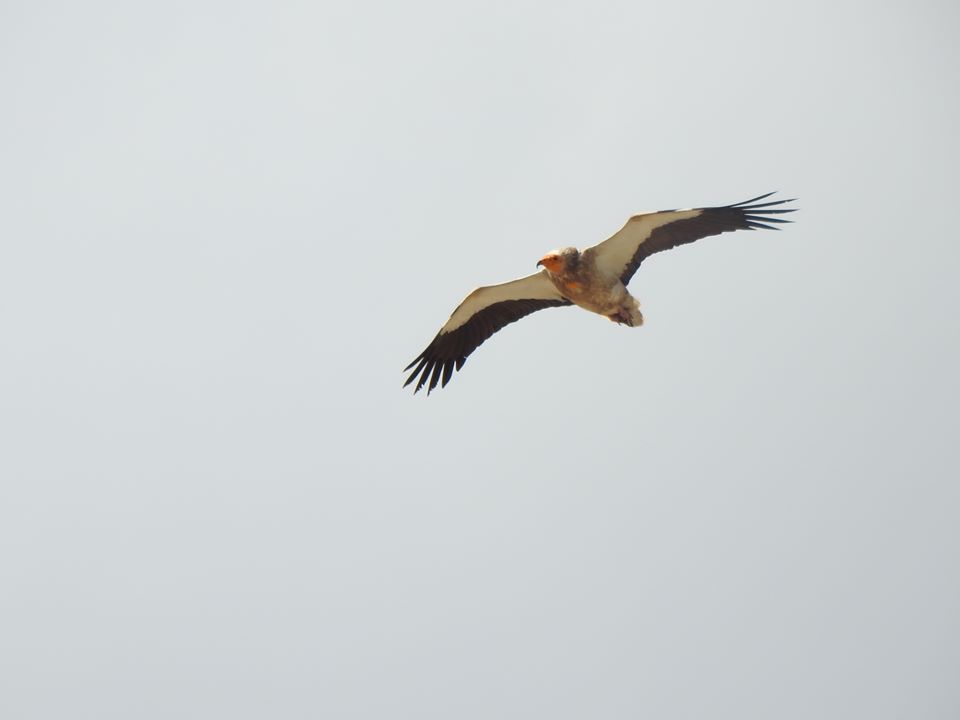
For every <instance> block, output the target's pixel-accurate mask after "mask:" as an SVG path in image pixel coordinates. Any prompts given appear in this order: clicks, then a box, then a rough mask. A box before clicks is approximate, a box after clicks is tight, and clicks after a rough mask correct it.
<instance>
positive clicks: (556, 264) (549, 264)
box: [537, 247, 580, 273]
mask: <svg viewBox="0 0 960 720" xmlns="http://www.w3.org/2000/svg"><path fill="white" fill-rule="evenodd" d="M579 259H580V251H579V250H577V249H576V248H573V247H565V248H560V249H559V250H551V251H550V252H548V253H547V254H546V255H544V256H543V257H542V258H540V259H539V260H538V261H537V267H540V266H541V265H542V266H543V267H545V268H546V269H547V270H549V271H550V272H552V273H559V272H563V271H564V270H569V269H571V268H572V267H573V266H574V265H575V264H576V262H577V260H579Z"/></svg>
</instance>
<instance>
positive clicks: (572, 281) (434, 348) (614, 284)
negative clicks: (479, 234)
mask: <svg viewBox="0 0 960 720" xmlns="http://www.w3.org/2000/svg"><path fill="white" fill-rule="evenodd" d="M771 195H773V193H767V194H766V195H760V196H759V197H755V198H752V199H750V200H744V201H743V202H739V203H734V204H733V205H725V206H723V207H709V208H692V209H689V210H661V211H659V212H647V213H642V214H640V215H634V216H633V217H632V218H630V219H629V220H627V223H626V225H624V226H623V227H622V228H620V230H619V231H618V232H616V233H615V234H614V235H613V236H611V237H610V238H608V239H607V240H604V241H603V242H602V243H600V244H599V245H594V246H593V247H590V248H587V249H586V250H583V251H580V250H577V249H576V248H572V247H565V248H560V249H558V250H553V251H551V252H548V253H547V254H546V255H544V256H543V257H542V258H540V260H539V261H538V262H537V267H541V266H542V267H543V270H540V271H539V272H536V273H534V274H533V275H527V276H526V277H522V278H518V279H517V280H511V281H510V282H506V283H502V284H500V285H489V286H487V287H480V288H477V289H476V290H474V291H473V292H472V293H470V294H469V295H467V297H466V298H464V300H463V302H462V303H460V305H458V306H457V309H456V310H454V311H453V314H452V315H451V316H450V319H449V320H447V322H446V324H445V325H444V326H443V327H442V328H440V332H438V333H437V336H436V337H435V338H434V339H433V342H431V343H430V344H429V345H428V346H427V347H426V349H425V350H424V351H423V352H422V353H420V354H419V355H418V356H417V357H416V358H415V359H414V361H413V362H412V363H410V364H409V365H407V367H406V370H409V369H410V368H413V372H412V373H410V377H408V378H407V381H406V382H405V383H404V384H403V386H404V387H406V386H407V385H409V384H410V383H412V382H413V381H414V380H417V384H416V387H415V388H414V393H416V392H418V391H419V390H420V389H421V388H422V387H423V386H424V385H427V394H428V395H429V394H430V392H431V391H432V390H433V389H434V388H435V387H436V386H437V383H440V386H441V387H445V386H446V384H447V383H448V382H449V381H450V377H451V376H452V375H453V371H454V369H456V370H460V368H461V367H463V364H464V363H465V362H466V360H467V357H468V356H469V355H470V353H472V352H473V351H474V350H476V349H477V348H478V347H479V346H480V345H481V344H482V343H483V342H484V340H486V339H487V338H489V337H490V336H491V335H493V334H494V333H495V332H497V330H499V329H500V328H502V327H503V326H505V325H509V324H510V323H512V322H516V321H517V320H519V319H520V318H522V317H526V316H527V315H529V314H530V313H532V312H536V311H537V310H543V309H544V308H549V307H562V306H564V305H579V306H580V307H582V308H583V309H584V310H589V311H591V312H595V313H597V314H599V315H605V316H606V317H607V318H609V319H610V320H612V321H613V322H615V323H618V324H621V325H627V326H628V327H634V326H639V325H642V324H643V315H642V314H641V313H640V303H639V302H638V301H637V299H636V298H635V297H633V295H631V294H630V292H629V291H628V290H627V284H628V283H629V282H630V279H631V278H632V277H633V274H634V273H635V272H636V271H637V268H639V267H640V263H642V262H643V261H644V260H645V259H646V258H648V257H649V256H651V255H653V254H654V253H658V252H661V251H662V250H669V249H671V248H675V247H677V246H678V245H685V244H687V243H692V242H693V241H694V240H699V239H700V238H703V237H708V236H709V235H719V234H720V233H725V232H730V231H732V230H755V229H757V228H766V229H768V230H779V229H780V228H778V227H774V226H773V225H771V224H770V223H785V222H790V221H789V220H785V219H783V218H781V217H777V216H778V215H781V214H783V213H789V212H793V211H794V210H795V208H782V207H778V206H780V205H783V204H784V203H788V202H792V199H790V200H771V201H768V202H759V201H760V200H765V199H766V198H768V197H770V196H771Z"/></svg>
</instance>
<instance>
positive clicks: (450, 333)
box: [403, 270, 571, 395]
mask: <svg viewBox="0 0 960 720" xmlns="http://www.w3.org/2000/svg"><path fill="white" fill-rule="evenodd" d="M570 304H571V302H570V301H569V300H567V299H566V298H565V297H563V295H561V294H560V292H559V291H558V290H557V289H556V287H554V285H553V283H552V282H550V279H549V278H548V277H547V273H546V271H545V270H541V271H540V272H538V273H534V274H533V275H528V276H527V277H522V278H519V279H517V280H511V281H510V282H506V283H502V284H500V285H490V286H488V287H481V288H477V289H476V290H474V291H473V292H472V293H470V294H469V295H467V297H465V298H464V300H463V302H462V303H460V305H458V306H457V309H456V310H454V311H453V314H452V315H451V316H450V319H449V320H447V322H446V324H445V325H444V326H443V327H442V328H440V332H438V333H437V336H436V337H435V338H434V339H433V342H431V343H430V344H429V345H428V346H427V348H426V350H424V351H423V352H422V353H420V354H419V355H418V356H417V357H416V358H415V359H414V361H413V362H412V363H410V364H409V365H407V367H406V368H405V369H406V370H409V369H410V368H412V367H414V366H416V367H415V368H414V370H413V372H412V373H411V374H410V377H408V378H407V381H406V382H405V383H404V384H403V386H404V387H406V386H407V385H409V384H410V383H412V382H413V381H414V380H415V379H416V378H417V377H418V376H419V380H417V386H416V388H414V392H417V391H419V390H420V388H422V387H423V386H424V385H426V384H427V383H428V382H429V386H428V387H427V394H428V395H429V394H430V391H431V390H433V389H434V388H435V387H436V386H437V383H438V382H441V385H440V387H444V386H445V385H446V384H447V382H449V380H450V376H451V375H453V370H454V368H456V369H457V370H459V369H460V368H461V367H462V366H463V363H464V362H466V360H467V356H468V355H469V354H470V353H472V352H473V351H474V350H476V349H477V348H478V347H479V346H480V345H481V344H482V343H483V341H484V340H486V339H487V338H488V337H490V336H491V335H493V334H494V333H495V332H496V331H497V330H499V329H500V328H502V327H503V326H504V325H509V324H510V323H512V322H516V321H517V320H519V319H520V318H522V317H525V316H527V315H529V314H530V313H532V312H536V311H537V310H543V309H544V308H548V307H559V306H561V305H570Z"/></svg>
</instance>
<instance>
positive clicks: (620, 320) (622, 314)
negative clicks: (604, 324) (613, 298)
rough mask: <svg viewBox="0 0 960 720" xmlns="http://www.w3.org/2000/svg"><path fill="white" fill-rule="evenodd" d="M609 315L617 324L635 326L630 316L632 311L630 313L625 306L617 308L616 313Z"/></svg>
mask: <svg viewBox="0 0 960 720" xmlns="http://www.w3.org/2000/svg"><path fill="white" fill-rule="evenodd" d="M607 317H608V318H609V319H610V320H612V321H613V322H615V323H617V325H626V326H627V327H633V320H632V319H631V318H630V313H628V312H627V311H626V310H624V309H623V308H621V309H619V310H617V311H616V312H615V313H613V314H611V315H607Z"/></svg>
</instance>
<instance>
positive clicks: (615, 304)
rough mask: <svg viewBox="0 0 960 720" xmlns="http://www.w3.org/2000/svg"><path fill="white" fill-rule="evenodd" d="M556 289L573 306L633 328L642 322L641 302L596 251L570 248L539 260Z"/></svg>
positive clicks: (549, 254)
mask: <svg viewBox="0 0 960 720" xmlns="http://www.w3.org/2000/svg"><path fill="white" fill-rule="evenodd" d="M539 264H541V265H543V266H544V267H545V268H547V269H546V271H545V272H546V273H547V277H548V278H549V280H550V282H552V283H553V286H554V287H555V288H556V289H557V291H558V292H559V293H560V294H561V295H563V297H565V298H566V299H567V300H569V301H570V302H572V303H573V304H574V305H577V306H579V307H582V308H583V309H584V310H589V311H590V312H595V313H597V314H598V315H604V316H605V317H608V318H609V319H610V320H613V321H614V322H617V323H621V324H623V325H629V326H630V327H633V326H635V325H642V324H643V315H641V314H640V303H639V301H638V300H637V299H636V298H635V297H633V295H631V294H630V291H629V290H627V286H626V285H624V284H623V281H621V280H620V278H619V276H617V275H616V274H615V273H613V272H610V271H609V270H608V269H605V268H604V267H603V266H602V265H601V264H600V263H598V262H597V253H596V252H593V251H592V248H591V250H586V251H584V252H582V253H581V252H580V251H579V250H577V249H576V248H572V247H568V248H562V249H560V250H556V251H554V252H552V253H548V254H547V255H545V256H544V258H542V259H541V260H540V263H539Z"/></svg>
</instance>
